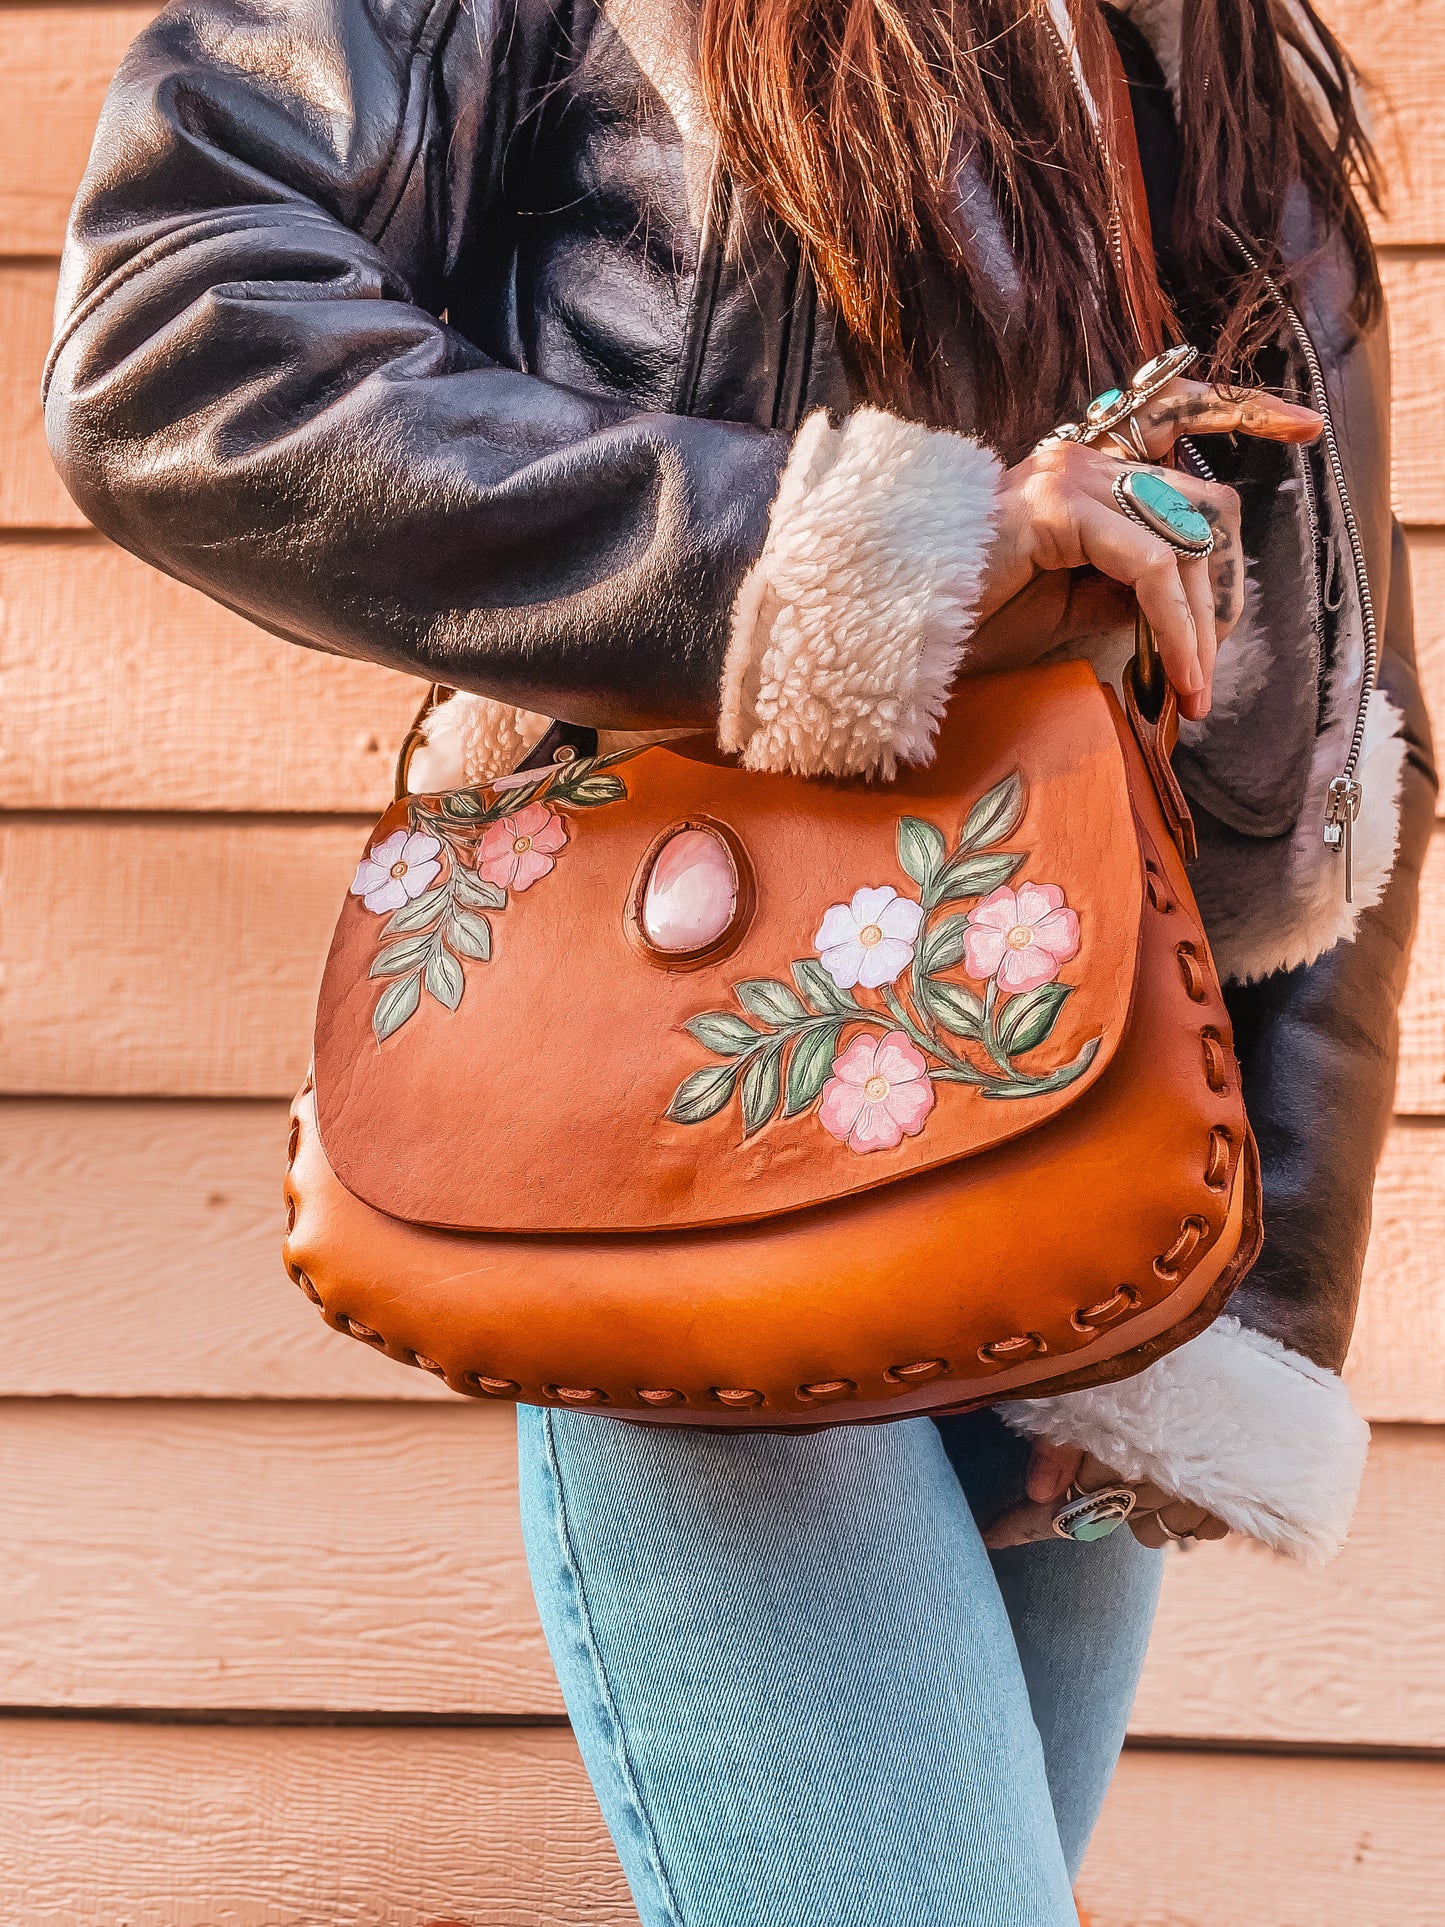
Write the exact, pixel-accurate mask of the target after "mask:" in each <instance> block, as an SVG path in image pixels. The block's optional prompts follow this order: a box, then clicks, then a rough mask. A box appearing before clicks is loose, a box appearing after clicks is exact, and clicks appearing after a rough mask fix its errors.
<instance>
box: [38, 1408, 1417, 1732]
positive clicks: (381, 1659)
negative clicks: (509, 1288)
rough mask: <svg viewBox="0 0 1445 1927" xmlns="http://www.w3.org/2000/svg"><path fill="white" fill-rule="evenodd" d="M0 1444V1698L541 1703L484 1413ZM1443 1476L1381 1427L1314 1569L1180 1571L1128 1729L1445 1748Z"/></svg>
mask: <svg viewBox="0 0 1445 1927" xmlns="http://www.w3.org/2000/svg"><path fill="white" fill-rule="evenodd" d="M0 1439H3V1442H4V1443H3V1450H0V1459H3V1462H4V1463H6V1464H7V1465H9V1466H11V1467H18V1468H19V1474H18V1476H17V1475H16V1474H15V1473H14V1472H12V1473H11V1475H10V1477H9V1478H8V1479H7V1481H6V1482H5V1484H4V1485H3V1487H0V1546H3V1548H4V1559H5V1565H6V1569H7V1585H6V1588H5V1589H4V1592H3V1593H0V1704H10V1705H27V1706H42V1707H47V1706H61V1705H69V1706H81V1707H85V1706H113V1705H121V1706H129V1705H139V1706H159V1707H167V1706H170V1707H188V1708H201V1707H210V1708H224V1707H240V1708H244V1707H263V1708H264V1707H279V1708H285V1707H303V1708H305V1707H317V1708H328V1709H332V1710H338V1711H364V1710H367V1709H380V1710H383V1711H388V1710H389V1711H396V1712H430V1713H461V1712H464V1713H510V1714H517V1715H528V1714H536V1713H552V1712H555V1711H556V1710H557V1709H558V1707H559V1704H560V1702H559V1700H558V1697H557V1688H556V1683H555V1680H554V1678H553V1675H552V1671H551V1666H550V1662H549V1660H548V1658H547V1655H546V1651H545V1647H544V1645H543V1642H542V1638H541V1634H540V1631H539V1629H538V1626H537V1622H536V1617H535V1609H534V1607H533V1605H532V1601H531V1595H530V1591H529V1589H528V1584H527V1579H526V1574H525V1570H524V1565H523V1558H522V1551H521V1542H520V1536H519V1530H518V1526H517V1521H516V1516H515V1470H514V1462H513V1440H512V1425H511V1420H510V1416H509V1414H508V1413H507V1412H505V1411H503V1410H501V1409H499V1408H496V1407H492V1406H482V1407H472V1406H470V1405H461V1404H452V1405H445V1406H425V1407H421V1406H399V1405H395V1404H388V1405H380V1404H378V1405H355V1406H345V1405H334V1404H333V1405H319V1404H317V1405H303V1404H291V1405H288V1404H284V1403H279V1402H278V1403H270V1404H267V1403H262V1402H259V1401H258V1402H253V1403H249V1404H234V1405H233V1404H226V1403H213V1404H201V1403H197V1404H190V1403H185V1402H179V1401H172V1402H155V1403H152V1402H149V1401H123V1400H104V1401H96V1402H93V1403H92V1402H84V1401H73V1400H65V1399H57V1400H37V1401H20V1402H12V1403H9V1404H6V1405H0ZM1442 1481H1445V1428H1438V1427H1418V1428H1417V1427H1381V1428H1378V1429H1377V1433H1376V1441H1375V1447H1374V1455H1373V1458H1372V1461H1371V1467H1370V1472H1369V1475H1368V1479H1367V1483H1366V1490H1365V1497H1364V1501H1363V1503H1362V1507H1361V1512H1360V1515H1359V1518H1358V1520H1357V1523H1356V1527H1355V1532H1354V1536H1353V1538H1352V1540H1351V1543H1350V1545H1349V1546H1348V1547H1347V1548H1346V1550H1345V1552H1344V1553H1343V1554H1342V1555H1341V1558H1340V1559H1339V1561H1338V1562H1337V1563H1336V1564H1335V1565H1334V1566H1332V1567H1330V1568H1329V1569H1328V1570H1327V1571H1325V1572H1324V1573H1306V1572H1302V1571H1301V1570H1300V1569H1299V1568H1297V1567H1295V1566H1293V1565H1291V1564H1288V1563H1286V1562H1284V1561H1281V1560H1277V1559H1275V1558H1274V1557H1273V1556H1272V1555H1269V1554H1267V1553H1263V1552H1260V1551H1258V1550H1257V1549H1255V1548H1253V1547H1251V1546H1248V1545H1245V1544H1243V1543H1230V1544H1227V1545H1225V1546H1223V1547H1219V1548H1207V1549H1201V1550H1199V1551H1197V1552H1194V1553H1191V1554H1189V1555H1176V1556H1174V1557H1173V1558H1172V1559H1171V1561H1170V1566H1169V1570H1168V1578H1167V1584H1166V1593H1165V1601H1164V1607H1163V1611H1162V1615H1161V1619H1160V1623H1159V1631H1158V1634H1157V1636H1156V1640H1155V1645H1154V1650H1153V1652H1152V1654H1151V1657H1150V1661H1149V1665H1148V1669H1147V1672H1146V1676H1145V1682H1144V1686H1143V1690H1142V1692H1141V1695H1140V1699H1139V1702H1138V1705H1137V1707H1136V1711H1135V1718H1134V1730H1135V1731H1136V1732H1138V1733H1141V1734H1146V1735H1152V1736H1156V1737H1160V1736H1162V1737H1167V1738H1172V1739H1182V1740H1199V1739H1206V1738H1224V1739H1233V1740H1247V1741H1289V1742H1299V1743H1303V1744H1345V1745H1391V1746H1434V1747H1441V1748H1445V1625H1442V1622H1441V1618H1440V1612H1439V1601H1440V1598H1441V1597H1442V1596H1445V1555H1442V1551H1441V1545H1440V1541H1439V1539H1438V1538H1432V1536H1431V1535H1430V1534H1428V1533H1426V1532H1423V1531H1422V1530H1421V1527H1420V1521H1421V1519H1422V1517H1426V1516H1429V1513H1430V1509H1431V1507H1432V1506H1434V1505H1435V1504H1436V1503H1437V1502H1438V1494H1439V1491H1440V1489H1441V1486H1442ZM419 1626H424V1628H425V1637H424V1638H423V1637H420V1636H419V1632H418V1628H419ZM1382 1628H1388V1637H1384V1636H1382Z"/></svg>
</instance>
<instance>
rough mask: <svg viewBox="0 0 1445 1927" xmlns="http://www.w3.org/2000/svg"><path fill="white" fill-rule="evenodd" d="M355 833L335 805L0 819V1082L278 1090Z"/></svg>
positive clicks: (302, 1044) (360, 831)
mask: <svg viewBox="0 0 1445 1927" xmlns="http://www.w3.org/2000/svg"><path fill="white" fill-rule="evenodd" d="M364 837H365V827H364V825H363V824H361V823H360V822H359V821H348V820H347V819H345V818H334V819H331V820H322V821H320V822H317V821H314V820H308V819H301V820H298V821H295V822H286V821H284V819H283V820H280V821H277V820H274V819H273V820H272V821H270V822H265V821H262V822H257V821H254V820H242V821H240V822H235V823H232V822H227V821H225V820H224V819H217V818H215V817H182V816H175V817H170V818H161V819H155V818H152V819H150V820H149V821H146V820H141V821H136V820H134V819H127V818H120V819H115V818H105V817H100V818H93V819H89V820H87V819H83V818H81V819H78V818H74V817H65V818H60V819H58V820H55V821H47V820H46V819H45V818H43V817H41V818H32V819H29V820H26V819H19V820H12V821H11V822H10V823H8V824H5V825H3V826H0V887H3V889H4V893H5V904H6V914H5V918H4V925H3V929H0V960H3V964H4V971H5V975H4V980H3V990H0V1088H5V1089H7V1090H9V1091H13V1092H46V1093H64V1092H100V1093H106V1094H109V1093H115V1094H124V1095H130V1094H137V1093H145V1094H149V1093H162V1094H166V1095H181V1096H184V1095H190V1094H193V1093H195V1094H201V1095H206V1096H227V1097H229V1096H236V1097H261V1096H266V1097H280V1096H285V1095H288V1094H289V1093H291V1092H293V1091H294V1090H295V1088H296V1086H297V1085H298V1084H299V1083H300V1081H301V1079H302V1077H303V1076H304V1074H305V1070H306V1065H307V1062H308V1061H309V1058H310V1033H311V1022H312V1015H313V1013H314V1010H315V1005H316V988H317V985H318V983H319V982H320V978H321V968H322V964H323V962H324V960H325V956H326V951H327V948H328V946H329V944H330V941H331V931H332V928H333V927H334V924H335V920H336V916H337V913H338V910H339V907H340V904H341V902H342V899H343V897H344V895H345V893H346V888H347V885H348V883H349V882H350V880H351V877H352V875H353V874H354V869H355V864H356V859H357V857H358V855H359V853H360V851H361V850H362V848H363V847H364Z"/></svg>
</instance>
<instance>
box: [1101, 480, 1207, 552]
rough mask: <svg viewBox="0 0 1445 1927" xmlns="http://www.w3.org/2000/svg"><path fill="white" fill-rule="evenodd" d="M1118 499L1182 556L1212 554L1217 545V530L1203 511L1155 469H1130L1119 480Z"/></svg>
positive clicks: (1115, 491) (1120, 504)
mask: <svg viewBox="0 0 1445 1927" xmlns="http://www.w3.org/2000/svg"><path fill="white" fill-rule="evenodd" d="M1114 499H1115V501H1116V502H1117V503H1118V504H1119V507H1120V508H1121V509H1122V510H1123V511H1124V513H1125V515H1127V516H1130V517H1131V518H1132V519H1133V520H1134V521H1135V522H1138V523H1140V524H1142V526H1143V527H1144V528H1146V529H1148V530H1149V531H1150V533H1151V534H1153V535H1160V536H1162V537H1163V538H1164V540H1165V541H1166V542H1171V543H1173V545H1174V547H1175V548H1176V549H1178V550H1179V552H1180V553H1181V555H1208V554H1209V553H1210V552H1211V551H1212V549H1213V548H1214V531H1213V530H1212V529H1211V528H1210V526H1209V524H1208V522H1206V521H1205V519H1204V517H1203V516H1202V515H1201V514H1200V513H1199V510H1198V509H1197V508H1195V506H1194V504H1193V503H1192V502H1191V501H1190V500H1189V498H1188V496H1187V495H1182V494H1181V493H1180V492H1179V490H1178V489H1177V488H1175V486H1174V484H1173V483H1172V482H1166V481H1165V479H1164V477H1163V476H1162V475H1158V474H1156V473H1155V472H1154V471H1153V470H1152V469H1148V468H1130V469H1126V470H1125V471H1124V473H1123V474H1122V475H1120V476H1119V477H1118V478H1117V479H1116V480H1115V483H1114Z"/></svg>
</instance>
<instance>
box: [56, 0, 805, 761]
mask: <svg viewBox="0 0 1445 1927" xmlns="http://www.w3.org/2000/svg"><path fill="white" fill-rule="evenodd" d="M498 4H499V5H500V4H503V0H498ZM525 4H526V0H518V3H517V7H516V10H515V12H514V13H513V14H511V15H509V16H508V17H507V18H505V19H503V18H498V17H495V10H494V9H493V10H489V8H488V5H487V0H482V3H481V4H480V5H479V6H477V7H475V8H471V9H469V10H468V12H467V14H466V16H465V17H464V18H463V17H462V16H460V15H457V16H456V18H457V20H458V22H459V26H458V32H457V35H456V36H455V37H454V41H453V43H452V48H453V51H452V53H451V54H449V56H448V58H449V60H452V61H457V60H465V61H467V62H469V63H470V64H469V65H468V66H466V67H465V68H464V69H463V70H462V71H461V72H460V73H456V72H452V71H451V70H450V69H449V78H448V86H449V88H451V89H452V90H453V91H455V90H456V89H457V88H461V89H463V90H464V91H465V90H469V89H470V90H475V98H471V96H470V95H469V96H468V98H469V105H468V109H467V116H468V121H469V124H470V123H472V122H475V126H474V128H473V137H474V141H475V151H476V152H480V153H481V154H482V155H484V156H492V157H495V156H498V155H502V154H504V153H507V152H509V151H510V150H514V149H515V147H516V145H517V142H518V138H519V137H518V135H517V124H518V122H519V120H520V119H521V118H522V117H523V107H524V105H525V103H526V101H527V100H528V99H529V98H530V97H531V90H534V86H535V84H536V83H537V81H538V78H539V76H542V75H543V74H544V69H545V62H546V59H547V57H548V55H547V50H546V48H545V47H543V46H541V45H540V44H538V43H540V42H541V41H543V40H544V39H545V38H546V35H547V30H546V29H545V28H544V26H543V25H541V24H538V23H533V24H532V25H530V26H529V25H528V23H527V21H526V20H525V19H523V18H522V17H521V14H522V9H523V7H524V6H525ZM539 13H540V14H545V15H546V17H547V18H548V19H552V18H554V17H555V14H556V10H555V9H541V10H539ZM453 15H454V8H453V6H452V5H451V4H450V0H430V4H428V0H399V4H395V5H390V6H387V5H379V6H369V5H368V6H363V5H359V4H355V0H309V3H308V0H296V4H294V5H289V6H288V7H287V9H286V11H285V15H284V18H283V19H278V16H277V12H276V9H275V8H273V7H268V6H265V5H263V4H261V0H180V3H179V4H175V5H172V6H171V7H169V8H167V9H166V10H165V11H164V12H163V13H162V14H161V15H160V16H159V18H158V19H157V20H156V22H155V23H154V24H153V25H152V26H151V27H150V29H149V30H148V31H147V32H146V33H144V34H143V35H142V36H141V38H140V39H139V40H138V41H137V43H136V44H135V46H134V47H133V48H132V49H131V51H130V53H129V55H128V57H127V59H126V61H125V63H124V65H123V66H122V68H121V70H120V73H119V75H118V76H117V78H116V80H115V83H114V85H113V87H112V89H111V92H110V96H109V98H108V101H107V103H106V107H105V111H104V115H103V117H102V120H101V124H100V130H99V134H98V136H97V140H96V146H95V150H94V155H93V158H92V161H91V165H90V169H89V171H88V173H87V175H86V178H85V181H84V184H83V186H82V189H81V193H80V197H79V199H78V201H77V203H76V207H75V211H74V214H73V217H72V224H71V229H70V235H69V240H68V244H67V248H66V254H65V261H64V266H63V272H62V281H61V292H60V300H59V330H58V334H57V340H56V345H55V348H54V350H53V351H52V356H51V361H50V364H49V367H48V369H47V384H46V422H47V430H48V434H49V438H50V446H51V449H52V452H53V455H54V458H55V461H56V464H57V466H58V468H59V470H60V473H61V475H62V477H63V478H64V480H65V482H66V485H67V487H68V488H69V489H70V491H71V493H72V495H73V496H74V497H75V500H76V501H77V503H78V504H79V505H80V507H81V508H82V509H83V510H84V512H85V514H86V515H87V516H88V517H89V518H90V519H91V520H92V521H93V522H94V523H95V524H96V525H97V526H98V527H99V528H101V529H103V530H104V531H105V532H106V533H107V534H109V535H111V536H112V537H114V538H115V540H116V541H118V542H120V543H122V544H123V545H124V546H125V547H127V548H129V549H131V550H133V551H134V552H135V553H137V554H138V555H141V556H143V557H144V558H145V559H146V560H148V561H150V562H152V563H154V564H155V565H156V566H157V567H159V568H161V569H164V570H166V571H167V572H168V573H169V574H171V575H174V576H177V577H179V578H180V579H181V580H183V581H186V582H189V583H192V584H194V585H195V586H196V587H198V588H201V589H203V590H205V591H206V592H207V593H208V594H210V595H212V596H214V597H215V598H217V599H218V600H220V601H222V602H224V603H226V604H228V605H229V606H230V607H232V608H234V609H237V610H239V611H241V612H242V613H243V614H244V615H246V616H248V617H250V618H251V620H252V621H255V622H257V623H260V624H261V625H262V626H264V627H265V628H268V629H270V630H273V631H274V632H276V633H277V634H279V635H283V636H286V637H289V638H291V639H292V640H294V641H296V642H300V643H304V644H307V645H309V646H311V647H314V648H319V649H325V650H330V651H334V652H337V653H340V654H344V655H353V656H363V657H368V658H371V659H373V660H375V661H378V662H383V663H387V664H390V665H392V666H394V667H397V668H401V669H404V670H410V671H412V672H414V673H417V674H419V675H422V676H426V677H429V678H435V679H438V680H441V681H444V682H448V683H452V684H455V685H458V686H460V687H462V688H466V689H471V690H475V691H478V692H482V693H485V694H487V695H490V696H494V697H497V698H499V699H501V700H503V701H505V702H508V703H515V704H518V705H520V706H522V707H525V708H529V709H540V710H543V711H546V712H547V713H549V714H551V715H556V716H560V717H563V718H565V719H567V720H569V721H573V722H578V723H590V724H600V725H611V726H619V727H638V726H648V725H655V724H675V723H707V722H708V721H710V720H711V719H712V717H713V716H714V715H715V713H716V709H717V703H718V684H719V677H720V675H721V671H722V664H723V659H724V654H725V650H726V646H727V639H728V619H729V611H730V608H731V605H732V603H733V600H734V598H735V596H736V594H737V591H738V587H739V584H740V582H741V581H742V579H743V577H744V575H745V573H746V572H747V570H748V569H749V567H750V566H751V565H752V563H753V562H754V560H755V559H756V557H757V555H758V553H759V552H760V550H761V548H762V546H763V542H764V538H765V535H766V532H767V526H768V511H769V506H770V504H771V502H772V499H773V496H774V493H775V491H776V488H777V483H778V477H779V474H780V471H781V469H782V466H783V463H784V461H785V459H786V456H787V453H788V446H789V438H788V437H787V436H786V435H784V434H781V433H777V432H773V431H770V430H763V429H759V428H755V427H752V426H750V425H747V424H743V423H735V422H725V421H718V420H695V419H690V418H684V417H680V416H676V415H668V414H662V413H648V412H645V411H641V410H638V409H635V408H632V407H630V406H628V405H627V404H626V403H623V402H621V401H617V400H615V399H612V398H609V397H606V396H599V395H595V394H584V393H581V392H577V391H574V390H570V389H566V388H562V387H559V386H556V385H553V384H550V383H548V382H545V381H542V380H540V379H537V378H534V377H532V376H530V375H528V374H526V373H522V372H519V371H518V370H517V369H515V368H513V367H510V366H505V365H501V364H500V363H498V362H496V361H494V360H491V359H489V358H488V356H487V355H485V354H484V353H482V352H481V351H480V350H479V349H478V348H477V347H476V346H474V345H473V344H472V343H471V342H470V341H468V340H467V339H465V338H464V337H463V336H462V335H461V334H460V333H458V332H457V331H456V330H455V329H453V328H451V327H449V326H448V325H447V324H446V322H445V320H444V319H442V318H440V317H441V315H442V314H443V312H444V306H445V301H446V270H447V264H446V262H445V256H446V254H447V252H448V248H449V246H450V245H451V243H450V242H449V241H448V240H447V238H446V236H445V233H444V229H445V221H446V217H445V215H444V213H443V212H440V211H439V210H440V209H442V208H443V207H444V204H445V201H446V194H447V168H448V159H447V147H448V140H447V125H448V115H447V112H446V111H444V109H443V108H442V107H441V106H439V105H438V100H437V95H438V93H439V91H440V82H439V80H438V77H437V71H436V69H437V59H436V49H437V46H438V43H439V41H440V40H441V39H442V37H443V35H444V34H445V33H446V31H447V30H448V28H449V27H450V25H451V24H452V21H453ZM458 48H460V49H462V51H461V52H458V51H457V49H458ZM493 48H502V49H504V52H502V53H499V54H497V55H496V57H495V58H494V57H493V54H492V51H491V50H492V49H493ZM478 103H480V105H478ZM519 103H520V104H519ZM504 171H505V170H504V169H503V168H502V166H501V165H500V163H498V164H496V165H495V166H493V167H492V172H493V173H494V174H495V175H496V176H497V177H498V178H497V179H496V180H492V181H489V182H488V183H486V184H484V185H483V186H482V187H481V188H480V189H479V188H478V187H477V186H476V184H475V183H474V182H473V183H471V184H469V187H468V215H467V220H468V223H469V224H470V223H472V222H473V221H478V220H479V221H480V223H481V224H482V225H483V227H484V226H485V223H486V220H487V218H488V210H489V209H491V210H492V211H493V212H495V211H496V209H497V207H498V203H499V197H500V196H501V193H502V188H501V186H500V177H501V175H502V174H503V173H504ZM469 245H475V246H479V247H485V245H486V236H485V234H483V235H482V236H481V238H480V240H479V241H476V242H475V243H472V242H471V241H469Z"/></svg>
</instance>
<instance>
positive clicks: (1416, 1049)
mask: <svg viewBox="0 0 1445 1927" xmlns="http://www.w3.org/2000/svg"><path fill="white" fill-rule="evenodd" d="M1395 1109H1396V1110H1397V1111H1402V1112H1408V1113H1413V1114H1415V1115H1418V1116H1423V1117H1438V1116H1440V1115H1441V1114H1442V1113H1445V827H1442V826H1439V825H1437V826H1436V830H1435V835H1434V837H1433V839H1432V840H1431V845H1430V850H1429V853H1428V854H1427V856H1426V859H1425V871H1424V876H1423V879H1422V884H1421V891H1420V921H1419V925H1418V926H1417V928H1416V931H1415V948H1414V952H1413V954H1412V957H1411V962H1410V981H1409V985H1408V987H1407V989H1406V991H1405V998H1404V1001H1403V1003H1402V1004H1401V1006H1400V1075H1399V1081H1398V1083H1397V1085H1396V1087H1395Z"/></svg>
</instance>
